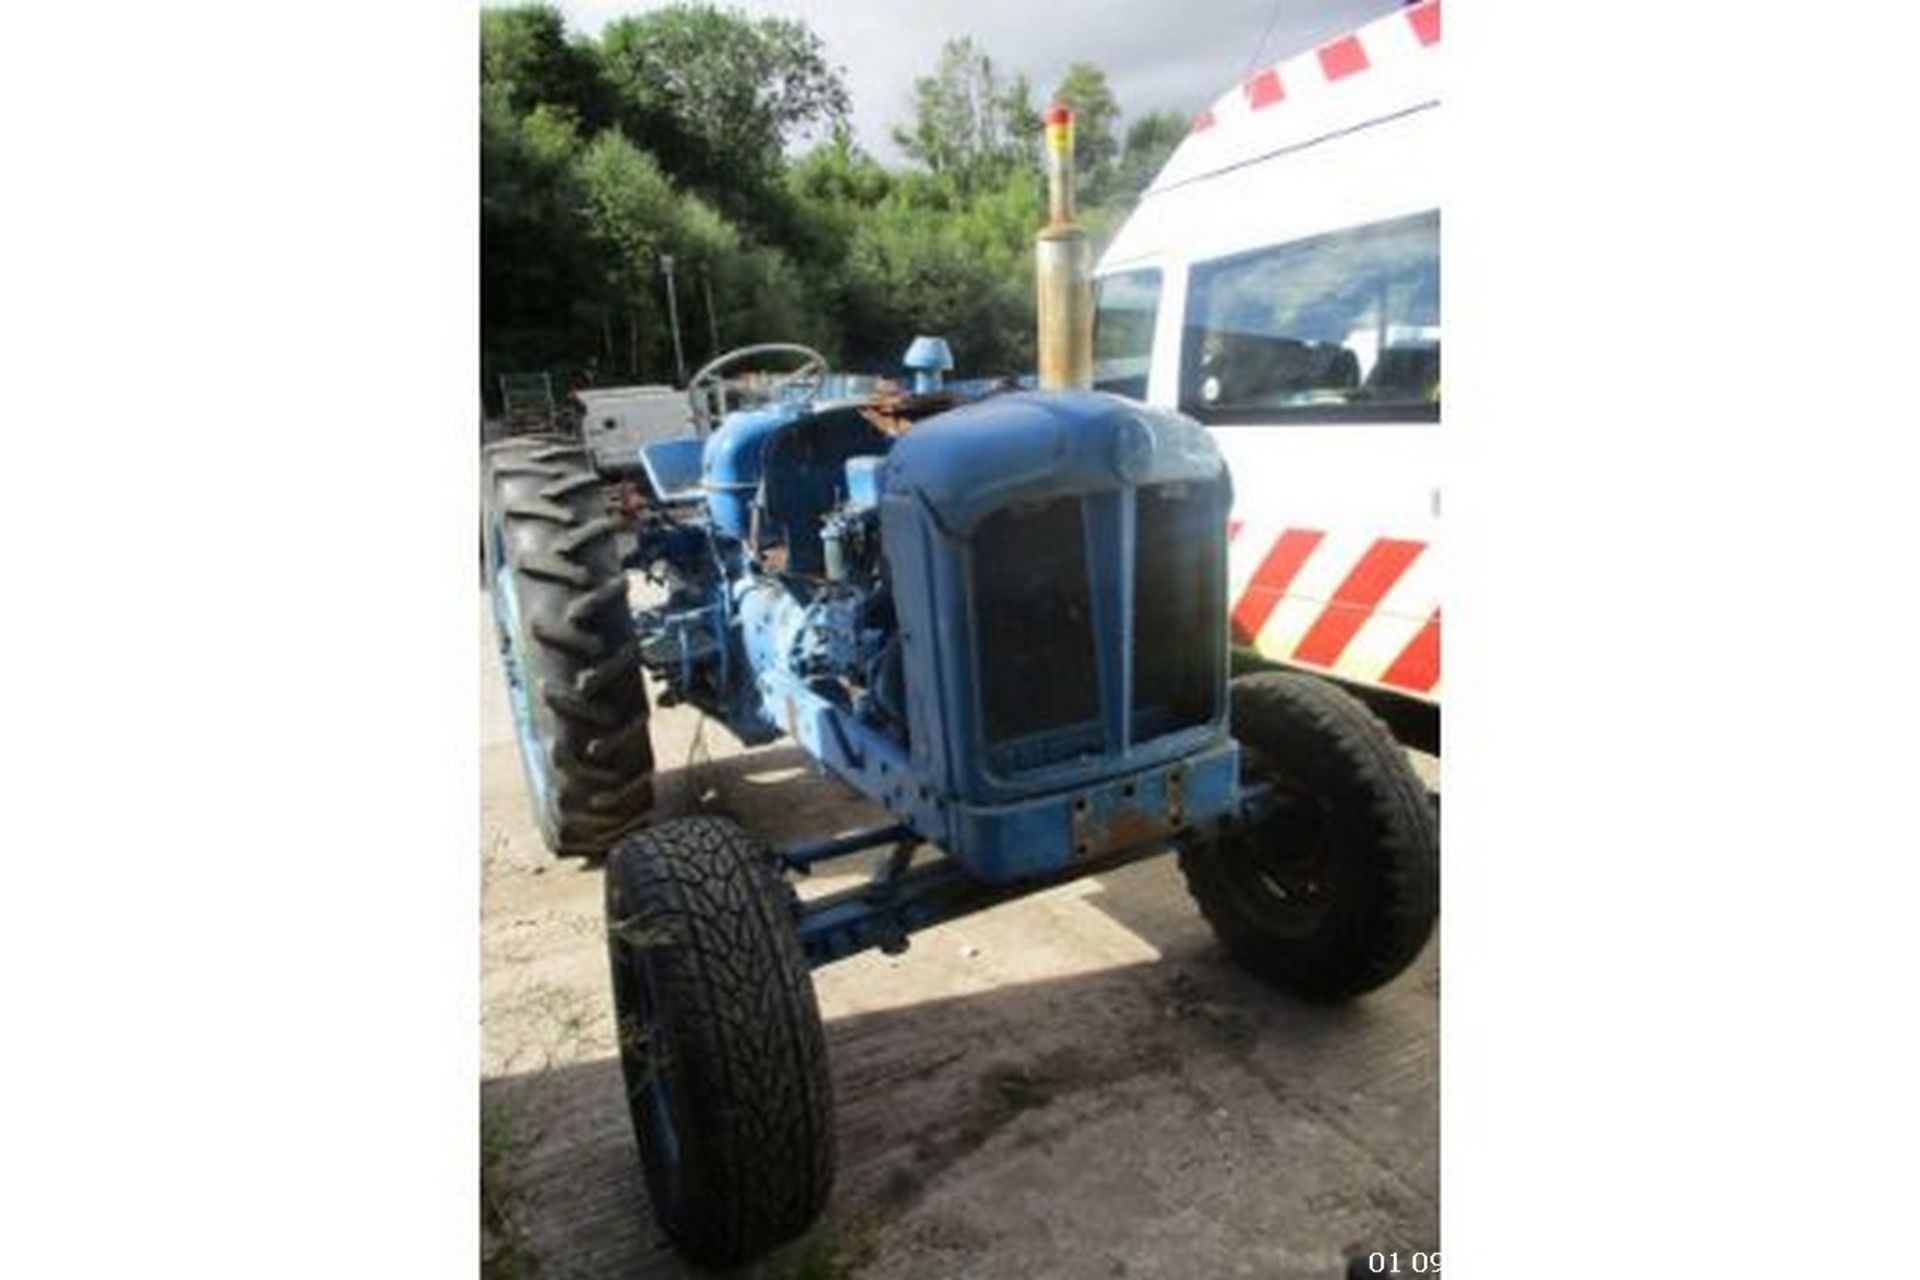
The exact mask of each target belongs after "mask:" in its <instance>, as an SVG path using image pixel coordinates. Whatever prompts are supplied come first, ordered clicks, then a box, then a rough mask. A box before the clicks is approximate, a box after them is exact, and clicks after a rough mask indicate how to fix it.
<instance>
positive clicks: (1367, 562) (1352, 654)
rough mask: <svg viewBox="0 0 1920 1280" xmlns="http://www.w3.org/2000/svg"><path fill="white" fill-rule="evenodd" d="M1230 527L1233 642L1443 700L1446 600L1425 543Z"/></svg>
mask: <svg viewBox="0 0 1920 1280" xmlns="http://www.w3.org/2000/svg"><path fill="white" fill-rule="evenodd" d="M1227 534H1228V537H1229V539H1230V552H1229V557H1228V582H1227V598H1228V599H1229V600H1230V601H1232V602H1233V605H1232V617H1231V626H1232V631H1233V641H1234V643H1235V644H1242V645H1250V646H1252V647H1253V648H1254V649H1256V650H1257V651H1259V652H1260V653H1261V654H1262V655H1264V656H1266V657H1269V658H1273V659H1275V660H1277V661H1281V662H1290V663H1296V664H1299V665H1302V666H1309V667H1319V668H1321V669H1322V670H1325V671H1328V672H1331V673H1333V674H1335V675H1339V676H1343V677H1346V678H1348V679H1352V680H1358V681H1360V682H1362V683H1364V684H1372V685H1384V686H1387V687H1389V688H1394V689H1400V690H1403V691H1405V692H1408V693H1414V694H1419V695H1420V696H1422V697H1425V698H1433V699H1438V697H1439V696H1440V605H1439V594H1438V581H1437V575H1436V573H1435V571H1434V567H1433V555H1432V551H1431V549H1430V547H1429V546H1428V544H1427V543H1425V542H1421V541H1417V540H1414V539H1410V538H1378V537H1359V536H1354V535H1351V534H1346V533H1341V532H1338V531H1329V530H1324V529H1310V528H1302V527H1299V526H1289V525H1280V524H1277V523H1275V524H1268V523H1264V522H1256V521H1239V520H1236V521H1234V522H1232V523H1231V524H1229V525H1228V527H1227Z"/></svg>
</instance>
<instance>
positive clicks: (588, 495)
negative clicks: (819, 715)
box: [483, 436, 653, 857]
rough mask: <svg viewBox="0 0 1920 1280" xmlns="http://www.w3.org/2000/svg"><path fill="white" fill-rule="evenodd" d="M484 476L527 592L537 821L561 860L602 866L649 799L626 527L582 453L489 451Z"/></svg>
mask: <svg viewBox="0 0 1920 1280" xmlns="http://www.w3.org/2000/svg"><path fill="white" fill-rule="evenodd" d="M483 465H484V467H485V474H486V478H487V481H488V485H487V490H486V492H487V495H488V501H489V504H490V508H491V511H492V518H493V519H496V520H498V521H499V522H500V527H501V532H502V540H503V542H504V543H505V544H506V545H507V548H508V557H509V559H510V561H511V567H512V569H513V570H514V576H515V578H517V579H518V581H519V596H520V610H521V615H522V619H523V623H524V630H525V632H526V645H525V649H526V652H525V654H524V655H523V658H522V662H523V664H524V665H525V666H526V667H527V668H528V669H527V671H526V676H527V680H528V684H529V686H530V688H531V690H532V692H533V697H532V699H531V701H532V702H533V703H534V717H535V723H536V725H537V726H538V727H539V730H540V732H539V734H538V735H537V736H538V737H539V738H540V740H541V741H540V750H541V751H543V752H544V753H545V756H546V761H547V764H548V766H549V767H550V779H551V783H552V786H551V787H550V789H549V797H548V803H547V804H546V805H545V806H544V808H542V806H540V805H539V804H538V802H537V801H536V810H539V811H538V812H536V815H535V816H536V818H537V819H538V822H539V826H540V830H541V835H542V837H543V838H544V839H545V841H546V843H547V845H548V847H549V848H551V849H552V850H553V851H554V852H555V853H558V854H562V855H565V856H576V855H577V856H589V857H591V856H598V855H600V854H604V853H605V852H606V851H607V848H608V847H609V846H610V845H611V844H612V843H613V842H614V841H616V840H617V839H618V838H619V837H620V836H622V835H624V834H626V833H627V832H629V831H631V830H633V829H634V828H635V827H637V826H639V825H640V823H641V822H643V821H644V820H645V818H646V816H647V813H648V811H649V810H650V808H651V807H652V799H653V797H652V774H653V751H652V747H651V744H650V743H649V741H648V737H647V721H648V707H647V696H646V685H645V682H644V680H643V679H642V677H641V674H640V665H639V658H638V653H639V649H638V641H637V639H636V638H635V635H634V627H633V618H632V616H631V614H629V612H628V611H627V609H626V608H625V607H624V601H625V599H626V589H627V588H626V570H625V567H624V566H623V565H622V564H621V563H620V559H619V556H618V554H617V552H616V550H615V547H614V544H613V540H612V537H611V535H612V533H613V531H614V530H615V529H616V528H617V527H618V524H619V522H618V521H617V520H615V519H614V518H613V517H612V516H610V515H609V513H608V510H607V505H606V501H605V499H604V496H603V492H604V483H603V481H602V480H601V478H600V476H599V475H598V474H597V473H596V472H594V470H593V469H592V464H591V462H590V460H589V459H588V455H587V453H586V451H585V450H583V449H582V448H580V446H579V445H578V444H577V443H573V442H569V441H567V440H566V439H564V438H561V437H553V436H520V437H515V438H514V439H511V440H505V441H501V442H499V443H497V444H495V445H492V446H489V447H488V449H487V450H486V451H485V452H484V454H483ZM491 577H492V575H491V574H489V580H491ZM616 600H618V601H620V602H622V604H621V607H618V608H616V607H614V602H615V601H616Z"/></svg>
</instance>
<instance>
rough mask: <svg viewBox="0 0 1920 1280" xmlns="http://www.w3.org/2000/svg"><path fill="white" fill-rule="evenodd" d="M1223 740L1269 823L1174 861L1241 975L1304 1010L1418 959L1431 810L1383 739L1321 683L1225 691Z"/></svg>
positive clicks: (1395, 749) (1250, 679) (1360, 711)
mask: <svg viewBox="0 0 1920 1280" xmlns="http://www.w3.org/2000/svg"><path fill="white" fill-rule="evenodd" d="M1231 687H1232V695H1233V734H1234V737H1235V738H1236V739H1238V740H1239V743H1240V748H1241V752H1242V756H1243V759H1244V761H1245V767H1244V769H1243V772H1244V773H1245V774H1246V775H1247V776H1248V777H1249V778H1259V779H1261V780H1264V781H1268V782H1271V783H1272V784H1273V785H1274V787H1275V789H1276V791H1277V792H1278V793H1279V794H1280V797H1281V800H1282V804H1281V805H1280V807H1279V809H1278V811H1277V812H1276V814H1275V816H1274V817H1273V818H1272V819H1271V820H1269V821H1267V822H1264V823H1262V824H1261V825H1259V826H1257V827H1250V828H1246V829H1243V830H1241V831H1239V832H1236V833H1234V834H1233V835H1231V836H1229V837H1227V838H1225V839H1221V840H1218V841H1216V842H1213V843H1211V844H1194V845H1192V846H1190V847H1185V848H1182V849H1181V851H1180V868H1181V870H1182V871H1183V872H1184V873H1185V874H1186V878H1187V887H1188V888H1189V889H1190V890H1191V891H1192V893H1193V896H1194V898H1195V899H1196V900H1197V901H1198V902H1199V904H1200V910H1201V913H1202V914H1203V915H1205V916H1206V918H1207V922H1208V923H1209V924H1211V925H1212V926H1213V930H1214V933H1215V935H1216V936H1218V937H1219V939H1220V942H1221V945H1222V946H1224V947H1225V948H1226V950H1227V953H1228V954H1229V955H1231V956H1232V957H1233V958H1234V960H1236V961H1237V962H1238V963H1239V964H1240V965H1241V966H1242V967H1244V968H1246V969H1247V970H1249V971H1250V972H1252V973H1254V974H1255V975H1257V976H1258V977H1260V978H1262V979H1264V980H1265V981H1267V982H1269V983H1271V984H1273V985H1274V986H1277V987H1279V988H1281V989H1283V990H1286V991H1290V992H1292V993H1294V994H1295V995H1298V996H1301V997H1303V998H1305V999H1309V1000H1317V1001H1334V1000H1343V999H1346V998H1348V997H1351V996H1356V995H1360V994H1362V993H1363V992H1367V991H1371V990H1373V989H1374V988H1376V987H1378V986H1381V985H1382V984H1384V983H1386V982H1388V981H1390V980H1391V979H1392V978H1394V977H1395V976H1396V975H1397V974H1399V973H1400V972H1401V971H1402V970H1404V969H1405V968H1406V967H1407V966H1408V965H1409V964H1411V963H1412V962H1413V960H1414V958H1415V957H1416V956H1418V955H1419V954H1420V949H1421V948H1422V947H1423V946H1425V945H1426V941H1427V938H1428V936H1429V935H1430V934H1431V933H1432V932H1433V924H1434V919H1435V916H1436V915H1437V914H1438V911H1439V888H1440V838H1439V824H1438V821H1437V820H1436V817H1435V814H1434V810H1433V805H1432V801H1431V800H1430V799H1429V798H1428V796H1427V793H1426V789H1425V788H1424V787H1423V786H1422V785H1421V783H1420V779H1419V777H1418V776H1417V775H1416V774H1415V773H1414V772H1413V768H1412V766H1411V765H1410V764H1408V762H1407V758H1406V753H1405V752H1404V751H1403V750H1402V749H1401V747H1400V745H1399V744H1398V743H1397V742H1395V741H1394V739H1393V736H1392V735H1391V734H1390V733H1388V732H1387V729H1386V726H1385V725H1383V724H1381V723H1380V721H1379V720H1378V719H1376V718H1375V717H1374V715H1373V713H1372V712H1370V711H1368V710H1367V708H1366V707H1365V706H1364V705H1363V704H1362V703H1361V702H1360V701H1359V700H1358V699H1356V698H1354V697H1353V696H1352V695H1351V694H1348V693H1347V692H1346V691H1344V690H1342V689H1340V688H1339V687H1338V686H1336V685H1333V684H1330V683H1329V682H1327V681H1325V680H1320V679H1316V678H1315V677H1313V676H1308V675H1302V674H1299V673H1295V672H1281V671H1268V672H1260V673H1258V674H1254V675H1247V676H1242V677H1240V678H1239V679H1237V680H1235V681H1234V682H1233V684H1232V686H1231Z"/></svg>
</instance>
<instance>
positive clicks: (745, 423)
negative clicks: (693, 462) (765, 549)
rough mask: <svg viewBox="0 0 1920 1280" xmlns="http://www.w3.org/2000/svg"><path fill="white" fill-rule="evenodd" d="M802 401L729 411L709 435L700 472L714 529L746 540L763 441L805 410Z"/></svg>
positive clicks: (765, 441)
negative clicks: (800, 402)
mask: <svg viewBox="0 0 1920 1280" xmlns="http://www.w3.org/2000/svg"><path fill="white" fill-rule="evenodd" d="M806 408H807V406H806V405H804V404H798V403H794V404H775V405H769V406H767V407H766V408H763V409H744V410H741V411H739V412H737V413H730V414H728V415H727V417H726V421H724V422H723V423H721V425H720V427H719V429H717V430H716V431H715V432H714V433H713V434H712V435H710V436H708V437H707V442H706V444H705V446H704V447H703V450H702V453H701V456H700V471H701V478H702V481H703V483H704V484H705V486H706V490H707V509H708V511H709V513H710V515H711V518H712V521H713V528H714V532H716V533H720V534H724V535H726V536H727V537H730V538H734V539H736V540H741V541H744V540H745V539H746V537H747V534H748V530H749V527H750V525H751V521H752V516H753V498H754V494H755V493H756V492H757V491H758V490H759V488H760V458H761V454H762V452H763V451H764V450H765V449H766V447H767V442H768V441H769V440H771V439H773V437H774V436H776V435H778V434H779V433H780V432H781V430H783V429H784V428H785V427H786V426H787V424H788V423H791V422H792V421H794V420H795V419H796V418H799V417H800V416H801V415H802V413H803V412H804V411H805V410H806Z"/></svg>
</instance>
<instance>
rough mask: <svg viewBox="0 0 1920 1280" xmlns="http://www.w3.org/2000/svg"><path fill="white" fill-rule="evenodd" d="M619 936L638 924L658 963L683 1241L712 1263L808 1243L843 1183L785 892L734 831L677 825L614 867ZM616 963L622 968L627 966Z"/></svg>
mask: <svg viewBox="0 0 1920 1280" xmlns="http://www.w3.org/2000/svg"><path fill="white" fill-rule="evenodd" d="M607 893H608V919H609V927H610V928H616V927H622V926H625V925H627V924H628V923H629V922H637V924H638V926H639V928H640V930H641V931H642V934H643V935H644V936H646V937H648V938H650V939H657V940H658V941H656V942H655V943H654V945H655V946H657V947H658V948H659V949H660V951H661V952H664V953H669V954H670V956H671V959H669V960H664V961H662V960H656V963H657V964H659V966H660V971H661V974H662V978H663V982H664V985H665V987H666V991H667V997H666V1005H667V1008H668V1009H669V1010H670V1011H671V1012H670V1015H669V1016H670V1017H671V1019H672V1022H673V1025H672V1028H671V1031H672V1038H671V1043H672V1044H673V1045H674V1046H676V1052H678V1053H679V1055H680V1056H681V1058H682V1066H683V1070H682V1071H681V1072H679V1073H677V1074H676V1075H675V1076H674V1077H672V1078H673V1080H674V1081H675V1083H676V1084H678V1085H679V1086H680V1087H682V1088H684V1089H685V1091H686V1097H685V1108H686V1113H687V1117H688V1119H689V1120H690V1124H689V1125H688V1129H689V1132H688V1133H687V1134H685V1135H683V1137H682V1142H683V1144H684V1146H685V1149H686V1152H687V1154H686V1164H685V1169H686V1177H687V1182H688V1192H687V1194H686V1195H685V1197H684V1202H685V1206H684V1208H685V1211H684V1214H683V1216H682V1218H681V1220H679V1221H676V1222H663V1223H662V1226H663V1227H664V1228H665V1229H666V1230H667V1232H668V1234H669V1235H670V1236H671V1237H672V1238H673V1239H674V1241H675V1243H676V1244H677V1245H678V1246H679V1247H680V1248H681V1249H682V1250H683V1251H684V1252H685V1253H686V1254H687V1255H688V1256H689V1257H690V1258H692V1259H693V1260H694V1261H696V1262H698V1263H700V1264H702V1265H704V1266H709V1267H728V1266H734V1265H738V1264H740V1263H743V1262H746V1261H748V1260H750V1259H752V1258H755V1257H757V1256H759V1255H760V1254H762V1253H764V1252H766V1251H767V1250H769V1249H771V1248H773V1247H775V1246H777V1245H779V1244H781V1243H784V1242H785V1241H787V1240H790V1239H792V1238H793V1237H795V1236H797V1235H799V1234H800V1233H801V1232H803V1231H804V1230H806V1228H807V1227H808V1226H809V1225H810V1224H811V1223H812V1222H813V1220H814V1219H815V1218H816V1217H817V1216H818V1215H819V1213H820V1211H821V1209H823V1208H824V1207H825V1205H826V1202H827V1197H828V1195H829V1193H830V1191H831V1189H832V1184H833V1166H834V1131H833V1123H832V1118H833V1092H832V1080H831V1076H830V1073H829V1069H828V1063H827V1050H826V1039H825V1035H824V1032H823V1031H822V1028H821V1024H820V1014H819V1008H818V1004H817V1002H816V999H815V996H814V991H813V983H812V980H811V978H810V976H809V973H808V969H807V963H806V959H805V957H804V955H803V954H802V952H801V949H800V942H799V937H798V935H797V934H796V932H795V930H794V922H793V917H792V911H791V908H790V906H789V905H788V904H789V897H788V890H787V888H786V885H785V884H784V883H783V881H782V880H781V878H780V876H779V873H778V872H777V870H776V869H775V866H774V863H773V860H772V858H771V857H770V856H768V854H767V852H766V850H765V849H764V848H762V847H761V846H760V845H759V844H758V843H757V842H755V841H753V840H752V839H751V838H749V837H748V836H747V835H746V833H745V832H743V831H742V830H741V829H740V828H739V827H738V826H737V825H736V824H735V823H733V822H731V821H730V820H728V819H725V818H721V817H717V816H712V815H699V816H693V817H686V818H679V819H674V820H672V821H669V822H664V823H661V824H659V825H656V826H653V827H650V828H648V829H646V830H645V831H642V832H639V833H637V834H636V835H634V836H631V837H629V838H628V839H627V840H626V841H624V842H622V843H621V844H620V845H619V846H618V847H617V848H616V849H615V850H614V852H613V854H612V855H611V856H610V858H609V860H608V872H607ZM617 962H618V961H617V960H616V963H617Z"/></svg>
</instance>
